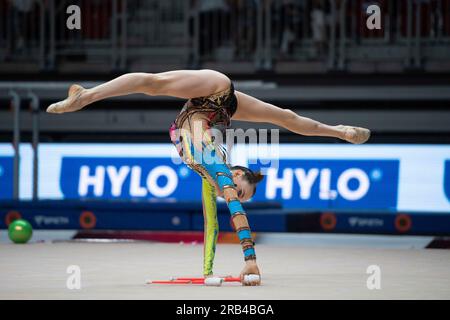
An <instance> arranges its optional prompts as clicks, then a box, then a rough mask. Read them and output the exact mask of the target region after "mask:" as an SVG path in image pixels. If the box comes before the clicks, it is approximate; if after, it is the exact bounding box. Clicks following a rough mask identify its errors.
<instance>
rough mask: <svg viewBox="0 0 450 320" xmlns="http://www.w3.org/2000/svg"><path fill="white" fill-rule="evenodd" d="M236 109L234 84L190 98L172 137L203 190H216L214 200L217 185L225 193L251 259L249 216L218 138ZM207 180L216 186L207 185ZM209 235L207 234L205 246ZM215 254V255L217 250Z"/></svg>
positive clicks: (248, 258) (245, 252)
mask: <svg viewBox="0 0 450 320" xmlns="http://www.w3.org/2000/svg"><path fill="white" fill-rule="evenodd" d="M236 109H237V99H236V96H235V93H234V86H233V84H232V83H231V84H230V87H229V88H227V89H226V90H224V91H221V92H218V93H215V94H212V95H210V96H206V97H200V98H193V99H189V100H188V101H187V102H186V104H185V105H184V107H183V109H182V110H181V112H180V114H179V115H178V117H177V118H176V119H175V121H174V122H173V123H172V125H171V127H170V137H171V140H172V143H173V144H174V145H175V147H176V148H177V151H178V154H179V155H180V157H181V158H182V159H183V161H184V163H186V164H187V165H188V166H189V167H190V168H191V169H193V170H194V171H195V172H197V173H198V174H199V175H200V176H201V177H202V178H203V189H204V190H205V189H208V190H213V191H211V192H212V196H214V201H215V190H216V188H218V189H219V190H220V191H221V192H222V193H223V196H224V198H225V201H226V202H227V205H228V208H229V210H230V213H231V219H232V225H233V226H234V227H235V229H236V232H237V234H238V237H239V240H240V242H241V245H242V249H243V252H244V256H245V260H251V259H256V256H255V250H254V242H253V238H252V235H251V232H250V228H249V225H248V221H247V217H246V214H245V211H244V209H243V207H242V205H241V203H240V201H239V200H238V196H237V192H236V186H235V184H234V182H233V180H232V173H231V170H230V166H229V165H228V163H227V157H226V152H225V150H224V149H223V148H222V146H221V145H220V142H217V139H216V138H217V132H220V133H222V134H224V132H225V129H227V128H229V126H230V122H231V117H232V116H233V114H234V112H235V111H236ZM215 130H217V131H215ZM206 183H208V184H209V185H210V186H215V187H216V188H207V187H206ZM203 205H204V211H205V207H208V206H205V195H204V196H203ZM209 207H210V205H209ZM214 208H215V206H214ZM205 218H206V216H205ZM205 223H206V221H205ZM214 223H215V224H216V223H217V219H214ZM214 230H215V231H214V232H213V235H211V234H209V235H208V236H209V237H210V238H211V239H212V238H215V241H217V234H216V233H217V232H218V230H216V229H214ZM205 231H206V230H205ZM206 237H207V235H206V234H205V245H206ZM214 248H215V243H214V245H213V249H214ZM205 249H206V247H205ZM213 251H214V250H213ZM212 255H213V256H214V252H212ZM211 268H212V265H211ZM208 272H209V270H208V271H205V273H208Z"/></svg>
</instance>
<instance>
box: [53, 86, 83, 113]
mask: <svg viewBox="0 0 450 320" xmlns="http://www.w3.org/2000/svg"><path fill="white" fill-rule="evenodd" d="M85 91H86V89H84V88H83V87H82V86H79V85H77V84H74V85H72V86H70V89H69V94H68V97H67V99H65V100H63V101H59V102H56V103H53V104H51V105H50V106H49V107H48V108H47V112H48V113H65V112H74V111H78V110H80V109H82V108H83V107H84V105H83V104H82V102H81V95H82V94H83V92H85Z"/></svg>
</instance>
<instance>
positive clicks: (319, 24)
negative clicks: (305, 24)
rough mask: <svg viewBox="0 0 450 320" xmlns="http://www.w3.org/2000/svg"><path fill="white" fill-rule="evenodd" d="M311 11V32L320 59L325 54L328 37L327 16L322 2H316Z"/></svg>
mask: <svg viewBox="0 0 450 320" xmlns="http://www.w3.org/2000/svg"><path fill="white" fill-rule="evenodd" d="M313 6H314V7H313V9H312V10H311V31H312V39H313V43H314V48H315V51H316V55H317V57H318V58H321V57H323V55H324V54H325V48H326V42H327V36H326V23H325V20H326V16H325V10H324V8H323V4H322V1H314V3H313Z"/></svg>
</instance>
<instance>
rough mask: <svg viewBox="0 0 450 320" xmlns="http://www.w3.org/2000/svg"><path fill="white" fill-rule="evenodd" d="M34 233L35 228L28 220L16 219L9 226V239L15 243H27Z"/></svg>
mask: <svg viewBox="0 0 450 320" xmlns="http://www.w3.org/2000/svg"><path fill="white" fill-rule="evenodd" d="M32 235H33V228H32V227H31V224H30V223H29V222H28V221H26V220H23V219H18V220H14V221H13V222H11V224H10V225H9V227H8V236H9V239H10V240H11V241H12V242H14V243H27V242H28V241H29V240H30V239H31V236H32Z"/></svg>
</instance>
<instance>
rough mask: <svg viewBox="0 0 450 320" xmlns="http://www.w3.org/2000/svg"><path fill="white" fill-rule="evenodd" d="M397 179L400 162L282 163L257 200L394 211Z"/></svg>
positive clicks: (298, 205)
mask: <svg viewBox="0 0 450 320" xmlns="http://www.w3.org/2000/svg"><path fill="white" fill-rule="evenodd" d="M251 168H252V169H254V170H256V169H257V168H256V167H253V166H251ZM398 176H399V161H398V160H377V159H373V160H353V159H349V160H321V159H310V160H284V159H280V161H279V165H278V168H269V169H268V170H267V172H266V179H265V181H264V182H263V183H262V186H258V188H257V192H256V194H255V196H254V199H255V200H259V201H264V200H274V201H280V202H282V203H283V205H284V207H286V208H289V207H291V208H312V209H327V208H333V209H393V210H395V209H396V207H397V189H398Z"/></svg>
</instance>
